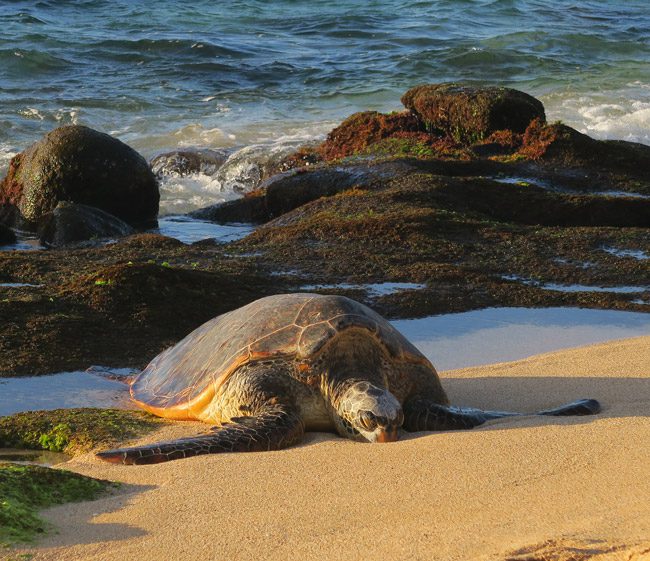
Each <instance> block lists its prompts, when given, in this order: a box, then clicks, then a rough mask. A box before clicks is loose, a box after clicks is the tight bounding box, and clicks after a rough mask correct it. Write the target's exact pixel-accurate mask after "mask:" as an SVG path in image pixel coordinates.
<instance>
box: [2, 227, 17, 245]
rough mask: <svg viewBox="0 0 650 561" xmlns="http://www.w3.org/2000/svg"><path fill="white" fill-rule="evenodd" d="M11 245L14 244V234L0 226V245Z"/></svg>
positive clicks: (9, 229)
mask: <svg viewBox="0 0 650 561" xmlns="http://www.w3.org/2000/svg"><path fill="white" fill-rule="evenodd" d="M12 243H16V234H14V231H13V230H12V229H11V228H9V227H8V226H5V225H4V224H0V245H9V244H12Z"/></svg>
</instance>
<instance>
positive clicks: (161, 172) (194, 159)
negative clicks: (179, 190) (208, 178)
mask: <svg viewBox="0 0 650 561" xmlns="http://www.w3.org/2000/svg"><path fill="white" fill-rule="evenodd" d="M230 152H231V151H228V150H211V149H209V148H201V149H194V150H174V151H173V152H165V153H164V154H159V155H158V156H156V157H155V158H154V159H153V160H151V170H152V171H153V172H154V173H155V174H156V177H158V178H159V179H161V178H163V177H165V176H168V175H171V176H176V177H185V176H187V175H191V174H193V173H202V174H204V175H214V174H215V173H217V170H218V169H219V168H220V167H221V166H222V165H223V164H224V162H225V161H226V160H227V159H228V156H229V155H230Z"/></svg>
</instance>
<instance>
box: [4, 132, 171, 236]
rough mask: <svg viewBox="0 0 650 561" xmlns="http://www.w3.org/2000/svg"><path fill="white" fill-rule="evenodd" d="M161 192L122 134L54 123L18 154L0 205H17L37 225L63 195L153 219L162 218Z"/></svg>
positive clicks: (134, 220) (130, 218)
mask: <svg viewBox="0 0 650 561" xmlns="http://www.w3.org/2000/svg"><path fill="white" fill-rule="evenodd" d="M159 198H160V195H159V193H158V184H157V182H156V178H155V176H154V175H153V173H152V171H151V169H150V168H149V165H148V164H147V162H146V160H145V159H144V158H143V157H142V156H140V155H139V154H138V153H137V152H136V151H135V150H133V149H132V148H130V147H129V146H127V145H126V144H124V143H123V142H120V141H119V140H117V139H116V138H113V137H111V136H109V135H107V134H104V133H101V132H98V131H95V130H93V129H90V128H88V127H83V126H77V125H74V126H66V127H60V128H58V129H54V130H53V131H51V132H50V133H48V134H47V135H45V137H44V138H42V139H41V140H39V141H38V142H36V143H35V144H33V145H32V146H30V147H29V148H28V149H27V150H25V151H24V152H22V153H21V154H18V155H17V156H15V157H14V158H13V159H12V161H11V163H10V166H9V172H8V174H7V176H6V177H5V178H4V179H3V180H2V182H1V183H0V206H9V207H15V208H16V209H17V210H18V212H19V215H20V217H21V218H22V219H23V220H24V221H26V223H28V224H32V225H35V224H37V223H38V222H39V221H40V219H41V218H42V217H43V216H44V215H45V214H46V213H48V212H50V211H52V210H53V209H54V208H55V207H56V206H57V204H58V203H59V202H60V201H69V202H73V203H80V204H85V205H89V206H93V207H96V208H99V209H101V210H103V211H105V212H108V213H110V214H113V215H115V216H117V217H118V218H120V219H122V220H124V221H125V222H128V223H129V224H138V225H143V224H148V223H152V222H154V221H155V219H156V216H157V214H158V201H159Z"/></svg>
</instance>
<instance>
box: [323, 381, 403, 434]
mask: <svg viewBox="0 0 650 561" xmlns="http://www.w3.org/2000/svg"><path fill="white" fill-rule="evenodd" d="M337 411H338V414H339V415H338V418H337V419H336V420H335V423H336V428H337V430H338V432H339V433H340V434H341V435H342V436H345V437H347V438H352V439H354V440H367V441H369V442H393V441H395V440H397V438H398V431H399V428H400V427H401V426H402V423H403V422H404V413H403V412H402V406H401V405H400V402H399V401H397V399H396V398H395V396H394V395H393V394H392V393H390V392H389V391H388V390H385V389H383V388H380V387H378V386H375V385H373V384H371V383H370V382H365V381H361V382H356V383H353V384H351V385H350V386H349V387H348V388H347V389H346V390H345V391H344V392H343V393H342V394H341V396H340V398H339V400H338V404H337Z"/></svg>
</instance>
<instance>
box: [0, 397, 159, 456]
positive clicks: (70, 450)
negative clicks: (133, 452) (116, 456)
mask: <svg viewBox="0 0 650 561" xmlns="http://www.w3.org/2000/svg"><path fill="white" fill-rule="evenodd" d="M162 423H165V421H163V420H162V419H160V418H158V417H154V416H153V415H150V414H149V413H145V412H143V411H124V410H120V409H90V408H84V409H56V410H54V411H28V412H25V413H16V414H14V415H9V416H8V417H0V447H5V448H31V449H37V450H40V449H43V450H50V451H52V452H65V453H67V454H79V453H83V452H87V451H89V450H92V449H94V448H98V447H102V448H103V447H109V446H111V445H114V444H116V443H121V442H123V441H125V440H127V439H130V438H134V437H136V436H139V435H141V434H145V433H147V432H150V431H152V430H155V429H156V428H158V427H160V425H161V424H162Z"/></svg>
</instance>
